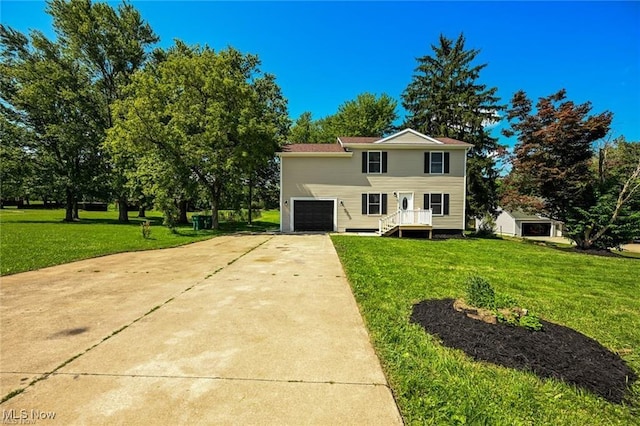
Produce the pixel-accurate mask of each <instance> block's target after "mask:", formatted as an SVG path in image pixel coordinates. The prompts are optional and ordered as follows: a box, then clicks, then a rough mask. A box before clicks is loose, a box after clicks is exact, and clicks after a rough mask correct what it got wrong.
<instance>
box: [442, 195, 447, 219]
mask: <svg viewBox="0 0 640 426" xmlns="http://www.w3.org/2000/svg"><path fill="white" fill-rule="evenodd" d="M443 198H444V200H443V201H442V213H443V214H444V215H445V216H449V194H443Z"/></svg>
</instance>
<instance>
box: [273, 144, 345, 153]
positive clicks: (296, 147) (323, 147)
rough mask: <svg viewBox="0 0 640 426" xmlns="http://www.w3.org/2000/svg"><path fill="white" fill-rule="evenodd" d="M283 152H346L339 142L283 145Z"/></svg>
mask: <svg viewBox="0 0 640 426" xmlns="http://www.w3.org/2000/svg"><path fill="white" fill-rule="evenodd" d="M282 152H344V148H343V147H342V146H340V145H339V144H337V143H295V144H291V145H285V146H283V147H282Z"/></svg>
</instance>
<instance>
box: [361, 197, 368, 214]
mask: <svg viewBox="0 0 640 426" xmlns="http://www.w3.org/2000/svg"><path fill="white" fill-rule="evenodd" d="M368 198H369V197H368V196H367V194H362V214H367V211H368V208H367V202H368Z"/></svg>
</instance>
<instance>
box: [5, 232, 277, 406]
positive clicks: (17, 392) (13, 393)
mask: <svg viewBox="0 0 640 426" xmlns="http://www.w3.org/2000/svg"><path fill="white" fill-rule="evenodd" d="M272 239H273V236H271V237H270V238H267V239H266V240H264V241H262V242H261V243H259V244H257V245H255V246H254V247H251V248H250V249H249V250H247V251H245V252H243V253H241V254H240V255H239V256H238V257H236V258H234V259H232V260H230V261H229V262H227V264H226V265H225V266H222V267H220V268H218V269H216V270H215V271H213V272H212V273H211V274H209V275H207V276H206V277H205V278H204V279H202V280H200V281H197V282H196V283H195V284H193V285H191V286H190V287H187V288H186V289H184V290H181V291H179V292H178V293H176V294H175V295H174V296H172V297H170V298H169V299H167V300H165V301H164V302H163V303H160V304H159V305H157V306H155V307H153V308H151V309H150V310H149V311H147V312H145V313H144V314H142V315H141V316H139V317H138V318H136V319H134V320H133V321H131V322H130V323H129V324H125V325H123V326H122V327H120V328H119V329H117V330H115V331H113V332H112V333H111V334H109V335H108V336H106V337H104V338H103V339H102V340H100V341H99V342H97V343H95V344H94V345H92V346H90V347H89V348H87V349H85V350H84V351H83V352H80V353H78V354H76V355H74V356H72V357H71V358H69V359H67V360H66V361H64V362H63V363H62V364H60V365H58V366H57V367H55V368H54V369H53V370H51V371H49V372H47V373H37V374H41V376H40V377H36V378H35V379H33V380H32V381H31V382H29V384H28V385H27V386H25V387H23V388H19V389H14V390H13V391H11V392H9V393H8V394H7V395H5V396H4V397H3V398H2V400H0V404H4V403H5V402H7V401H9V400H10V399H11V398H13V397H15V396H18V395H20V394H21V393H22V392H24V391H25V390H27V389H29V388H30V387H32V386H33V385H35V384H36V383H38V382H40V381H42V380H46V379H47V378H48V377H49V376H51V375H54V374H57V371H58V370H60V369H61V368H63V367H65V366H67V365H69V364H70V363H72V362H73V361H75V360H76V359H78V358H80V357H81V356H83V355H85V354H87V353H88V352H90V351H91V350H93V349H95V348H96V347H98V346H100V345H101V344H102V343H104V342H105V341H107V340H109V339H111V338H112V337H113V336H115V335H117V334H119V333H120V332H122V331H124V330H126V329H127V328H129V327H131V326H132V325H133V324H135V323H137V322H138V321H140V320H141V319H143V318H146V317H147V316H149V315H150V314H151V313H153V312H155V311H157V310H158V309H160V308H161V307H163V306H165V305H166V304H168V303H170V302H171V301H173V300H174V299H175V298H176V297H179V296H181V295H182V294H184V293H186V292H188V291H189V290H191V289H193V288H194V287H196V286H197V285H199V284H202V283H203V282H205V281H206V280H208V279H209V278H211V277H212V276H214V275H215V274H217V273H218V272H220V271H222V270H223V269H224V268H226V267H227V266H229V265H231V264H233V263H234V262H235V261H237V260H239V259H240V258H242V257H244V256H246V255H247V254H249V253H251V252H252V251H254V250H255V249H257V248H258V247H260V246H262V245H263V244H266V243H267V242H269V241H271V240H272Z"/></svg>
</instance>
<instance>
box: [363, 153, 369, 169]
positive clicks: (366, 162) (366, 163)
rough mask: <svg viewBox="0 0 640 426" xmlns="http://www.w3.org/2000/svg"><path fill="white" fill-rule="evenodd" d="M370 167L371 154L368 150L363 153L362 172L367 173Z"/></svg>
mask: <svg viewBox="0 0 640 426" xmlns="http://www.w3.org/2000/svg"><path fill="white" fill-rule="evenodd" d="M368 167H369V156H368V153H367V152H363V153H362V173H367V169H368Z"/></svg>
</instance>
